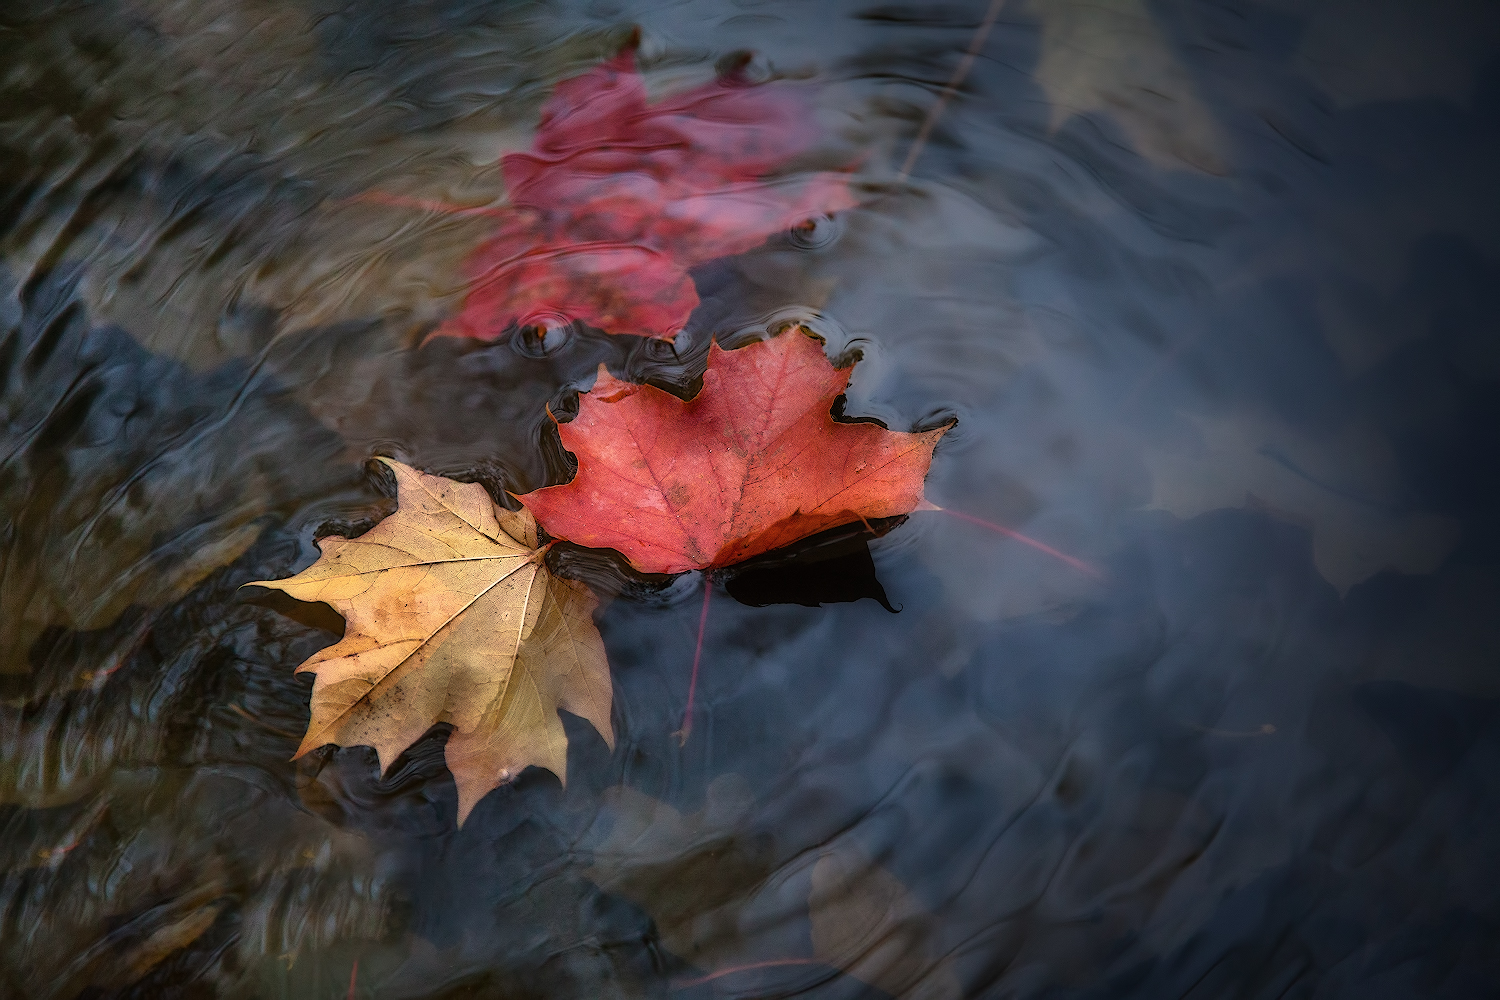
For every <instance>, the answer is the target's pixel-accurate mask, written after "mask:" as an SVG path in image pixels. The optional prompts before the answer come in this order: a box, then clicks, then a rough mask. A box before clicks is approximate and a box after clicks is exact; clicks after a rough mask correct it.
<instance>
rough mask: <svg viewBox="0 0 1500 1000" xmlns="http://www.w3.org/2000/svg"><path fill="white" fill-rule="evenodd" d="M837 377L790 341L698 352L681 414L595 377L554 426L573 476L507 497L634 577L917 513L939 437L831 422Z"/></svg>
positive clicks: (790, 336) (670, 399)
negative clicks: (692, 391) (695, 381)
mask: <svg viewBox="0 0 1500 1000" xmlns="http://www.w3.org/2000/svg"><path fill="white" fill-rule="evenodd" d="M849 374H850V369H847V368H845V369H836V368H834V367H833V365H832V364H830V363H829V361H828V358H827V357H826V356H825V355H824V353H823V351H822V349H821V348H820V347H819V346H818V343H817V342H816V341H814V340H813V339H812V338H811V337H809V336H807V335H805V334H804V333H802V332H800V331H798V330H792V331H790V332H787V333H784V334H782V335H781V336H779V337H774V338H772V339H771V340H767V341H761V342H759V343H756V344H752V345H751V346H749V347H744V348H741V349H740V350H737V351H725V350H722V349H720V348H719V346H718V345H717V344H714V345H712V346H711V347H710V348H709V360H708V370H707V371H705V372H704V373H703V389H702V391H701V392H699V393H698V395H697V396H696V397H694V398H693V399H691V400H689V401H687V402H683V401H682V400H680V399H678V398H677V397H676V396H673V395H671V394H669V393H666V392H663V391H662V390H661V389H657V388H655V387H653V386H649V385H634V384H631V383H629V382H622V381H620V380H619V379H617V378H614V377H613V376H611V375H610V374H609V373H608V372H607V371H604V370H603V368H602V366H601V369H600V372H599V380H598V382H596V383H595V385H594V388H593V389H592V390H590V391H589V392H587V393H585V394H584V395H583V396H582V397H581V398H580V400H579V407H578V416H577V417H576V418H574V419H573V420H572V421H570V422H568V423H566V424H560V425H559V427H558V430H559V432H560V433H561V435H562V442H563V446H564V447H566V448H567V449H568V450H569V451H571V452H573V454H574V455H575V456H577V458H578V474H577V475H576V476H574V478H573V481H572V482H570V483H567V484H566V485H563V486H550V487H547V488H546V489H541V490H537V491H536V492H534V493H528V494H526V495H525V496H523V497H520V498H519V499H520V501H521V502H522V503H523V504H525V505H526V508H527V509H528V510H530V511H531V512H532V514H533V515H535V517H536V519H537V521H538V522H539V523H540V524H541V525H542V526H543V527H544V528H546V529H547V531H548V532H549V533H551V534H552V535H553V536H554V537H556V538H565V539H568V540H569V541H572V542H577V543H578V544H580V545H588V546H592V547H595V548H612V549H616V550H618V551H619V552H621V553H623V554H624V555H625V556H626V557H627V558H628V559H629V560H630V561H631V563H632V564H633V565H634V566H635V567H636V568H637V569H640V570H642V571H644V572H647V573H679V572H682V571H683V570H688V569H704V568H717V567H721V566H728V565H730V564H732V563H736V562H740V561H741V560H744V559H748V558H750V557H751V556H754V555H758V554H759V553H762V552H769V551H770V550H772V549H776V548H780V547H782V546H784V545H789V544H791V543H792V542H795V541H797V540H799V539H801V538H805V537H807V536H808V535H812V534H816V533H817V532H819V531H823V530H826V529H828V528H833V527H837V526H839V525H843V524H850V523H853V522H855V521H859V520H861V519H868V518H878V517H892V516H895V515H898V514H906V513H910V512H911V511H913V510H916V509H917V508H918V507H923V506H928V505H927V504H926V503H925V501H924V500H923V497H922V481H923V480H924V479H925V478H926V476H927V469H928V466H929V465H931V463H932V449H933V448H934V447H935V446H936V444H937V441H938V438H940V437H942V435H943V432H944V431H945V430H947V428H939V429H938V430H932V431H925V432H923V433H919V434H904V433H898V432H895V431H889V430H886V429H885V428H884V427H881V426H879V425H877V424H869V423H857V424H847V423H840V422H838V421H836V420H834V419H833V415H832V413H831V412H830V411H831V408H832V406H833V402H834V400H835V399H837V398H838V397H839V396H840V395H841V394H842V393H843V392H844V390H845V389H847V388H848V386H849Z"/></svg>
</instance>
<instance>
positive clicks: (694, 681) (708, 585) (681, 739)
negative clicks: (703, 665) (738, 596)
mask: <svg viewBox="0 0 1500 1000" xmlns="http://www.w3.org/2000/svg"><path fill="white" fill-rule="evenodd" d="M713 592H714V582H713V580H712V579H711V578H710V577H709V575H708V574H707V573H704V574H703V610H702V611H701V612H699V614H698V645H697V648H695V649H694V650H693V676H692V677H691V678H689V679H688V696H687V708H686V709H684V710H683V713H682V728H681V729H679V730H677V745H678V746H686V745H687V739H688V734H689V733H691V732H692V731H693V696H694V694H696V693H697V691H698V662H699V661H700V660H702V659H703V632H704V630H705V629H707V628H708V599H709V598H710V597H712V596H713Z"/></svg>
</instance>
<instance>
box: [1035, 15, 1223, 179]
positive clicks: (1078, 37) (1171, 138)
mask: <svg viewBox="0 0 1500 1000" xmlns="http://www.w3.org/2000/svg"><path fill="white" fill-rule="evenodd" d="M1031 3H1032V9H1033V10H1034V11H1035V12H1036V14H1037V16H1038V17H1039V18H1040V19H1041V24H1042V52H1041V59H1040V60H1039V62H1038V64H1037V68H1036V79H1037V82H1038V83H1040V84H1041V86H1042V89H1043V90H1045V91H1046V92H1047V99H1048V101H1050V102H1051V104H1052V128H1054V129H1057V128H1059V127H1061V126H1062V125H1063V124H1064V123H1065V122H1066V121H1067V120H1068V119H1069V118H1071V117H1072V116H1074V115H1087V114H1089V113H1090V112H1093V111H1106V112H1109V113H1110V115H1112V116H1113V117H1114V119H1115V120H1116V121H1117V122H1118V123H1119V125H1120V127H1121V128H1123V129H1124V130H1125V134H1126V135H1127V136H1129V138H1130V141H1131V143H1132V144H1133V145H1134V146H1135V148H1136V150H1137V151H1138V152H1140V154H1141V155H1142V156H1145V157H1146V158H1147V159H1149V160H1151V161H1152V162H1153V163H1155V164H1157V165H1158V166H1164V167H1173V166H1181V165H1183V164H1184V163H1186V164H1188V165H1191V166H1194V167H1197V168H1198V169H1200V170H1205V171H1207V172H1209V173H1212V174H1221V173H1223V172H1224V171H1225V166H1224V163H1223V161H1222V159H1221V158H1220V156H1219V152H1218V138H1217V129H1216V127H1215V125H1214V122H1213V118H1212V117H1211V116H1210V115H1209V112H1208V109H1207V108H1206V107H1205V106H1204V105H1203V102H1202V101H1200V100H1199V99H1198V96H1197V92H1196V88H1195V86H1194V84H1193V80H1192V78H1191V77H1190V76H1189V75H1188V73H1187V70H1186V69H1184V68H1183V66H1182V65H1181V63H1179V62H1178V60H1177V57H1176V56H1175V55H1174V54H1173V53H1172V48H1171V45H1170V43H1169V42H1168V41H1167V39H1166V38H1165V37H1164V36H1163V35H1162V33H1161V30H1160V29H1159V28H1158V27H1157V26H1156V25H1155V24H1154V23H1153V22H1152V20H1151V14H1150V12H1149V11H1148V10H1147V9H1146V5H1145V3H1144V0H1087V2H1085V0H1031Z"/></svg>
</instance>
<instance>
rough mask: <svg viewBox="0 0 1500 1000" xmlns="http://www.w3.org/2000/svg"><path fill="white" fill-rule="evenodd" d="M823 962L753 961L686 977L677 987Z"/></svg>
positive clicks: (810, 960) (808, 960) (805, 960)
mask: <svg viewBox="0 0 1500 1000" xmlns="http://www.w3.org/2000/svg"><path fill="white" fill-rule="evenodd" d="M822 964H823V963H822V962H819V961H818V960H817V959H815V958H778V959H776V960H774V961H770V962H751V963H750V964H749V965H731V966H730V967H729V968H727V969H718V970H716V971H714V972H710V973H709V974H708V975H706V976H699V977H698V978H697V979H684V980H683V981H682V982H680V983H678V984H677V988H678V989H680V990H685V989H687V988H689V987H691V986H702V985H703V984H704V983H711V982H713V981H714V980H715V979H722V978H723V977H724V976H732V975H734V974H735V973H736V972H749V971H751V970H752V969H772V968H776V967H777V966H783V965H822Z"/></svg>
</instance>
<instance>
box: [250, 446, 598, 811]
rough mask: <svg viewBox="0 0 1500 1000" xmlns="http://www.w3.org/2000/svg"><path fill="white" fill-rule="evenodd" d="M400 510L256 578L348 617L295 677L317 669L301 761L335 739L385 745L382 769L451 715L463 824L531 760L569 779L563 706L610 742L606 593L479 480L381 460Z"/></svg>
mask: <svg viewBox="0 0 1500 1000" xmlns="http://www.w3.org/2000/svg"><path fill="white" fill-rule="evenodd" d="M383 461H385V463H386V465H388V466H389V467H390V468H391V469H392V471H394V472H395V474H396V483H397V489H398V493H397V504H398V507H397V510H396V513H394V514H392V515H391V516H390V517H388V518H386V519H385V520H384V521H381V522H380V523H379V524H377V525H376V526H375V527H374V528H372V529H370V531H368V532H366V533H365V534H363V535H361V536H360V537H358V538H352V539H344V538H325V539H323V540H322V541H321V542H320V543H319V547H320V548H321V549H322V552H323V554H322V556H321V557H320V558H319V559H318V561H317V562H315V563H313V564H312V565H311V566H309V567H308V568H307V569H305V570H303V571H302V572H301V573H298V574H297V575H296V576H294V577H292V578H290V579H287V580H267V581H260V582H259V585H260V586H263V587H271V588H273V589H277V590H282V591H285V592H286V593H287V594H289V595H291V596H292V597H295V598H297V599H298V600H302V601H324V602H326V603H327V604H329V605H331V606H332V607H333V608H334V610H336V611H338V612H339V613H340V614H342V615H343V616H344V619H345V621H346V622H347V630H346V632H345V635H344V638H343V639H342V640H341V641H340V642H338V643H336V644H335V645H333V646H330V647H329V648H327V649H325V650H323V651H322V652H320V653H318V654H316V655H315V656H313V657H312V658H311V659H309V660H308V661H307V662H306V663H304V664H302V666H300V667H298V668H297V669H298V670H299V671H304V670H305V671H311V672H313V673H315V674H316V675H317V680H316V681H315V683H314V685H313V695H312V721H311V723H310V724H309V726H308V730H307V735H306V737H304V739H303V741H302V745H301V747H300V748H299V749H298V751H297V755H298V756H301V755H302V754H305V753H307V752H308V751H309V750H313V749H316V748H317V747H320V746H323V745H324V744H328V743H337V744H340V745H341V746H351V745H355V744H365V745H369V746H372V747H374V748H375V751H376V753H377V754H378V755H379V758H380V765H381V767H382V768H389V767H390V765H391V763H392V762H393V761H394V760H395V759H396V757H397V756H398V755H399V754H400V753H401V752H402V751H403V750H405V749H406V748H407V747H408V746H410V745H411V744H412V743H413V742H415V741H416V740H417V739H418V738H419V737H420V736H421V735H422V734H423V733H425V732H426V731H427V730H428V729H429V728H431V726H432V725H433V724H435V723H438V722H447V723H451V724H452V725H453V728H454V732H453V735H452V736H451V737H450V738H449V740H448V746H447V751H446V752H447V760H448V767H449V770H451V771H452V772H453V779H454V781H455V783H456V784H457V785H458V803H459V805H458V817H459V822H460V823H462V822H463V820H464V819H465V818H466V817H467V816H468V814H469V812H470V811H471V810H472V809H473V808H474V804H475V803H476V802H478V801H479V799H481V798H482V797H483V796H484V795H485V793H487V792H489V791H490V790H491V789H493V788H495V787H497V786H499V785H500V784H503V783H504V782H505V781H507V780H509V779H510V778H512V777H514V776H516V775H517V774H519V773H520V772H521V770H522V769H523V768H525V767H526V766H527V765H530V764H535V765H537V766H538V767H545V768H547V769H548V770H550V771H552V772H553V773H554V774H556V775H557V776H558V777H559V778H562V779H563V780H566V777H567V747H568V740H567V736H566V734H565V733H564V731H563V726H562V721H561V720H560V719H559V718H558V715H557V710H558V709H559V708H564V709H567V710H568V711H570V712H574V713H576V714H578V715H581V716H583V717H584V718H585V719H587V720H588V721H589V722H591V723H593V724H594V728H595V729H597V730H598V731H599V733H600V735H602V736H603V737H604V739H605V742H607V743H609V744H610V745H611V746H613V745H614V734H613V730H612V729H611V727H610V719H609V712H610V703H611V690H610V680H609V667H608V664H607V662H606V660H605V656H604V643H603V641H602V640H601V639H600V638H599V632H598V630H597V629H596V628H595V627H594V622H593V619H592V617H591V615H592V612H593V610H594V607H595V604H596V601H595V598H594V596H593V594H592V593H590V592H589V590H588V588H587V587H585V586H583V585H582V584H580V583H575V582H573V581H570V580H563V579H560V578H557V577H554V576H553V575H552V574H551V573H549V572H548V571H547V568H546V566H545V565H543V562H542V556H543V553H544V551H545V549H543V548H539V547H538V546H537V537H536V525H535V522H534V521H533V520H532V518H531V515H530V514H528V513H527V512H525V511H521V512H519V513H516V512H512V511H508V510H506V509H504V508H503V507H499V506H497V505H496V504H495V502H494V501H493V500H491V499H490V497H489V494H487V493H485V491H484V487H482V486H479V485H477V484H473V483H469V484H463V483H456V482H453V481H452V480H448V479H443V478H440V477H438V476H429V475H425V474H423V473H420V472H417V471H416V470H414V469H412V468H410V467H408V466H405V465H402V464H401V463H400V462H395V461H391V460H389V459H383Z"/></svg>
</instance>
